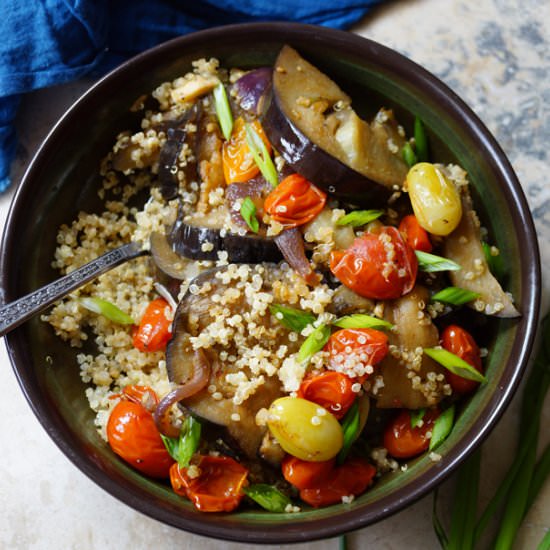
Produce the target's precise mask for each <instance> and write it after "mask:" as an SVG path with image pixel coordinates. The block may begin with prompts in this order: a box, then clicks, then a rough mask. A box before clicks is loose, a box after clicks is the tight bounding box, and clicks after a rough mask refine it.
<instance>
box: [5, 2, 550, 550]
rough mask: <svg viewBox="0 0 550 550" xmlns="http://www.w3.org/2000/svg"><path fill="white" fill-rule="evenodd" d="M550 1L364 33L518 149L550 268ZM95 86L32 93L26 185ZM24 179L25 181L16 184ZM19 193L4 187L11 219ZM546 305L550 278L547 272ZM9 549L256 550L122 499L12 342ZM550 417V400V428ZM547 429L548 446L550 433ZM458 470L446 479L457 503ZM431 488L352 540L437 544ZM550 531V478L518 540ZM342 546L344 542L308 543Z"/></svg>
mask: <svg viewBox="0 0 550 550" xmlns="http://www.w3.org/2000/svg"><path fill="white" fill-rule="evenodd" d="M548 21H550V3H549V2H548V0H523V1H522V2H519V1H518V0H477V1H476V2H473V1H471V0H409V1H405V0H397V1H393V2H390V3H389V4H386V5H384V6H382V7H381V8H379V9H377V10H375V11H374V12H373V13H372V14H371V15H369V16H368V17H367V18H366V19H365V20H364V21H362V22H361V23H360V24H359V25H357V26H356V28H355V29H354V31H355V32H358V33H360V34H362V35H364V36H366V37H369V38H372V39H374V40H377V41H379V42H381V43H383V44H386V45H388V46H390V47H392V48H394V49H396V50H398V51H400V52H402V53H404V54H406V55H408V56H409V57H411V58H412V59H413V60H415V61H417V62H418V63H420V64H422V65H423V66H425V67H426V68H427V69H429V70H431V71H432V72H434V73H435V74H437V75H438V76H439V77H440V78H442V79H443V80H444V81H445V82H446V83H447V84H448V85H450V86H451V87H452V88H453V89H454V90H455V91H456V92H457V93H458V94H459V95H460V96H461V97H462V98H463V99H465V100H466V102H467V103H468V104H469V105H470V106H472V107H473V108H474V110H475V111H476V112H477V114H478V115H479V116H480V117H481V118H482V119H483V120H484V122H485V123H486V124H487V125H488V127H489V129H490V130H491V131H492V132H493V133H494V134H495V136H496V137H497V139H498V140H499V141H500V143H501V145H502V146H503V148H504V150H505V152H506V153H507V154H508V156H509V158H510V160H511V161H512V164H513V166H514V169H515V170H516V172H517V174H518V176H519V178H520V180H521V181H522V184H523V186H524V189H525V191H526V194H527V197H528V200H529V203H530V206H531V209H532V211H533V213H534V216H535V222H536V225H537V231H538V234H539V242H540V244H541V249H542V255H543V272H546V271H547V270H548V268H549V267H550V185H548V184H547V179H548V169H547V168H548V164H549V161H550V154H549V152H548V149H549V143H550V26H549V24H548ZM88 84H89V83H86V82H80V83H76V84H71V85H69V86H64V87H60V88H56V89H51V90H44V91H41V92H38V93H35V94H32V95H31V96H29V97H28V98H26V99H25V101H24V103H23V109H22V112H21V116H20V118H19V121H18V126H19V131H20V141H21V145H20V148H19V154H18V159H17V162H16V165H15V166H14V171H13V176H14V181H15V182H17V181H18V180H19V178H20V177H21V174H22V172H23V170H24V167H25V165H26V163H27V162H28V161H29V159H30V157H31V155H32V153H33V151H34V150H35V149H36V147H37V144H38V143H39V142H40V140H41V139H42V138H43V136H44V135H45V134H46V132H47V131H48V129H49V128H50V127H51V125H52V124H53V123H54V122H55V120H56V119H57V117H58V116H59V115H60V114H61V113H62V112H63V111H64V109H65V108H66V106H68V105H69V104H70V103H71V102H72V101H73V100H74V99H76V97H77V96H78V95H79V94H80V92H81V91H82V90H84V89H85V88H86V87H87V85H88ZM14 187H15V186H14ZM12 194H13V188H12V190H11V192H9V193H7V194H4V195H0V227H3V225H4V222H5V219H6V216H7V211H8V206H9V202H10V199H11V195H12ZM543 294H544V300H543V308H544V309H546V304H547V303H548V297H549V296H550V292H549V280H548V278H545V280H544V289H543ZM0 388H1V393H0V395H1V396H2V398H1V400H0V441H1V452H0V549H4V548H5V549H32V550H39V549H53V548H56V549H57V548H60V549H69V548H75V549H79V550H95V549H102V550H110V549H113V550H114V549H116V550H120V549H121V548H133V549H135V550H140V549H142V548H143V549H145V548H150V547H155V548H156V549H158V550H162V549H164V548H166V549H168V548H173V547H175V546H176V545H177V547H178V548H182V549H194V548H201V549H204V550H209V549H214V548H220V547H222V546H223V548H228V549H232V548H234V549H237V548H240V549H243V550H244V549H252V548H259V547H257V546H253V545H242V544H239V545H237V544H233V543H220V542H218V541H214V540H210V539H206V538H203V537H198V536H194V535H191V534H188V533H184V532H181V531H178V530H176V529H173V528H171V527H167V526H165V525H163V524H161V523H158V522H156V521H154V520H151V519H149V518H147V517H145V516H143V515H141V514H139V513H137V512H134V511H133V510H131V509H130V508H128V507H126V506H125V505H123V504H121V503H120V502H118V501H117V500H115V499H114V498H113V497H111V496H110V495H108V494H107V493H105V492H104V491H103V490H101V489H100V488H98V487H97V486H96V485H95V484H94V483H92V482H91V481H90V480H88V479H87V478H86V477H85V476H84V475H83V474H82V473H80V471H79V470H77V469H76V467H75V466H73V465H72V463H70V462H69V461H68V459H67V458H66V457H65V456H64V455H63V454H62V453H61V451H59V450H58V449H57V447H56V446H55V445H54V443H53V442H52V441H51V440H50V439H49V437H48V436H47V435H46V433H45V432H44V431H43V429H42V428H41V426H40V425H39V423H38V421H37V419H36V418H35V417H34V416H33V414H32V412H31V410H30V408H29V406H28V405H27V403H26V402H25V399H24V397H23V395H22V393H21V391H20V389H19V387H18V385H17V383H16V380H15V376H14V374H13V372H12V370H11V367H10V365H9V361H8V358H7V354H6V351H5V346H4V344H3V342H2V343H0ZM518 403H519V400H518V398H517V396H516V399H515V400H514V402H513V403H512V406H511V407H510V408H509V410H508V412H507V413H506V414H505V416H504V417H503V419H502V420H501V422H500V423H499V425H498V426H497V428H496V429H495V430H494V432H493V433H492V435H491V436H490V438H489V439H488V441H487V442H486V443H485V445H484V461H483V468H482V487H481V497H480V500H481V502H482V503H485V502H486V501H487V499H488V497H489V495H490V494H492V492H493V490H494V488H495V486H496V485H497V484H498V481H499V479H500V476H501V475H502V473H503V471H504V470H505V468H506V466H507V464H508V463H509V461H510V459H511V455H512V453H513V449H514V444H515V433H516V424H517V422H516V421H517V409H518ZM549 423H550V400H547V402H546V407H545V419H544V421H543V424H542V425H543V426H548V424H549ZM549 436H550V434H549V433H548V431H547V430H544V433H543V434H542V440H543V442H547V441H548V440H549V439H550V437H549ZM452 488H453V479H452V478H451V479H450V480H449V481H447V482H446V483H445V484H444V486H443V491H442V493H443V506H444V507H447V508H448V504H449V502H450V498H451V494H452ZM431 503H432V499H431V496H427V497H425V498H424V499H422V500H421V501H419V502H417V503H416V504H414V505H413V506H410V507H409V508H407V509H406V510H405V511H403V512H401V513H399V514H397V515H395V516H393V517H391V518H389V519H386V520H384V521H382V522H380V523H378V524H376V525H373V526H371V527H368V528H366V529H363V530H361V531H359V532H357V533H353V534H352V535H350V536H349V539H348V540H349V547H350V549H352V550H354V549H356V548H360V547H361V548H376V549H401V548H407V549H408V550H416V549H419V550H420V549H427V548H437V547H438V545H437V540H436V538H435V536H434V534H433V531H432V526H431ZM549 528H550V483H547V484H546V486H545V487H544V489H543V491H542V494H541V496H540V498H539V499H538V501H537V502H536V504H535V505H534V506H533V508H532V511H531V513H530V514H529V515H528V517H527V518H526V521H525V522H524V527H523V529H522V531H521V532H520V535H519V537H518V540H517V541H516V547H517V548H521V549H531V548H536V545H537V542H538V541H539V540H540V539H541V538H542V536H543V535H544V533H545V532H546V531H547V530H548V529H549ZM295 548H297V549H300V548H303V549H306V548H307V549H308V550H325V549H326V550H328V549H336V548H337V541H336V540H335V539H332V540H326V541H320V542H313V543H309V544H302V545H297V546H295Z"/></svg>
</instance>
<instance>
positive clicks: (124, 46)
mask: <svg viewBox="0 0 550 550" xmlns="http://www.w3.org/2000/svg"><path fill="white" fill-rule="evenodd" d="M381 1H382V0H363V1H362V2H361V1H357V0H339V1H335V0H276V1H273V0H207V1H201V0H198V1H194V2H192V1H186V0H157V1H154V0H25V1H23V2H22V1H21V0H2V10H1V13H0V36H1V37H2V40H1V42H0V192H1V191H4V190H5V189H6V188H7V187H8V185H9V167H10V164H11V161H12V160H13V157H14V155H15V149H16V136H15V130H14V127H13V123H14V120H15V116H16V113H17V108H18V106H19V103H20V96H21V94H23V93H25V92H29V91H31V90H35V89H37V88H43V87H45V86H51V85H53V84H59V83H62V82H68V81H70V80H73V79H77V78H81V77H83V76H84V75H90V74H91V75H99V74H102V73H104V72H106V71H108V70H109V69H111V68H113V67H114V66H116V65H118V64H119V63H120V62H122V61H123V60H124V59H126V58H128V57H130V56H132V55H134V54H136V53H138V52H140V51H142V50H145V49H147V48H150V47H152V46H154V45H156V44H159V43H161V42H164V41H166V40H168V39H170V38H174V37H176V36H180V35H182V34H185V33H188V32H191V31H195V30H201V29H205V28H207V27H213V26H217V25H223V24H229V23H242V22H249V21H300V22H304V23H311V24H318V25H324V26H327V27H333V28H340V29H341V28H347V27H349V26H350V25H352V24H353V23H355V22H356V21H358V20H359V19H360V18H361V17H362V16H363V15H364V14H365V13H366V12H367V11H368V10H369V8H370V7H372V6H374V5H375V4H377V3H379V2H381Z"/></svg>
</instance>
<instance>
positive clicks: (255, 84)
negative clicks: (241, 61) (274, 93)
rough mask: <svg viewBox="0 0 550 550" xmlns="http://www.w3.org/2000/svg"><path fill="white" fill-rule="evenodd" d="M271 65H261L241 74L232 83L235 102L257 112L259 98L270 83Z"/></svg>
mask: <svg viewBox="0 0 550 550" xmlns="http://www.w3.org/2000/svg"><path fill="white" fill-rule="evenodd" d="M272 72H273V69H272V68H271V67H261V68H260V69H255V70H253V71H250V72H249V73H246V74H245V75H244V76H241V78H239V80H237V82H235V84H234V89H235V92H236V97H237V102H238V103H239V105H240V107H241V109H243V110H244V111H249V112H252V113H255V114H259V109H261V105H260V99H261V98H262V97H263V95H264V94H265V91H266V90H267V88H268V87H269V86H270V85H271V75H272Z"/></svg>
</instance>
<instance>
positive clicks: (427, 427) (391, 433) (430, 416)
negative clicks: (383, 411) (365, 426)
mask: <svg viewBox="0 0 550 550" xmlns="http://www.w3.org/2000/svg"><path fill="white" fill-rule="evenodd" d="M438 416H439V410H438V409H430V410H428V411H426V414H424V417H423V419H422V421H423V422H422V426H417V427H415V428H413V427H411V413H410V411H409V410H408V409H403V410H402V411H401V412H400V413H399V414H398V415H397V416H396V417H395V418H394V419H393V420H392V421H391V422H390V423H389V424H388V425H387V426H386V429H385V430H384V447H385V448H386V449H387V450H388V453H389V454H390V455H391V456H393V457H394V458H413V457H415V456H417V455H419V454H421V453H423V452H424V451H426V450H427V449H428V447H429V446H430V437H429V434H430V433H431V431H432V428H433V424H434V422H435V420H436V418H437V417H438Z"/></svg>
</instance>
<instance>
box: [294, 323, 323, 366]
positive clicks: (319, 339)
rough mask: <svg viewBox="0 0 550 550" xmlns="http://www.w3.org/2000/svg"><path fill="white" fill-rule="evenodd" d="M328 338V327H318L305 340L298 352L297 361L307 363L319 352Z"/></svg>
mask: <svg viewBox="0 0 550 550" xmlns="http://www.w3.org/2000/svg"><path fill="white" fill-rule="evenodd" d="M329 338H330V327H328V326H327V325H319V326H318V327H317V328H316V329H315V330H314V331H313V332H312V333H311V334H310V335H309V336H308V337H307V338H306V339H305V340H304V343H303V344H302V345H301V346H300V349H299V350H298V361H300V363H301V362H303V361H307V360H308V359H309V358H310V357H311V356H312V355H313V354H314V353H317V352H318V351H321V350H322V349H323V348H324V347H325V344H326V343H327V342H328V339H329Z"/></svg>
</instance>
